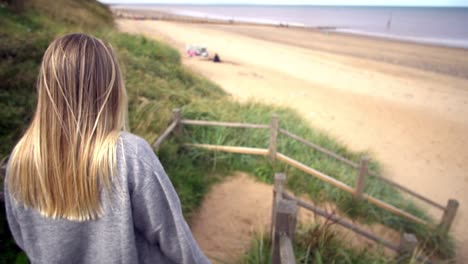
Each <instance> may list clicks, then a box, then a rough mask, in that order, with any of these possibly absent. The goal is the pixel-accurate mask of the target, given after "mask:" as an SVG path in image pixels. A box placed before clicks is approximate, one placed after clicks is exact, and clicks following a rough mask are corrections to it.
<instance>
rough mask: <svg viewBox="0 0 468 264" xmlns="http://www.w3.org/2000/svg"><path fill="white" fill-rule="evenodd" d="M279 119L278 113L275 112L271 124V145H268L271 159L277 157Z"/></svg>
mask: <svg viewBox="0 0 468 264" xmlns="http://www.w3.org/2000/svg"><path fill="white" fill-rule="evenodd" d="M278 125H279V119H278V115H276V114H273V116H272V117H271V125H270V145H269V146H268V151H269V153H270V159H272V160H275V159H276V143H277V138H278V129H279V126H278Z"/></svg>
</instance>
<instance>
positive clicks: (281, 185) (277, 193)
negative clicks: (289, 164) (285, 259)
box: [270, 173, 286, 237]
mask: <svg viewBox="0 0 468 264" xmlns="http://www.w3.org/2000/svg"><path fill="white" fill-rule="evenodd" d="M285 184H286V174H284V173H275V185H274V188H273V204H272V206H271V226H270V234H271V237H273V235H274V234H273V230H274V229H275V221H276V217H275V215H276V204H277V201H278V199H281V198H283V192H284V190H285Z"/></svg>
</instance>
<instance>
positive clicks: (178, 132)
mask: <svg viewBox="0 0 468 264" xmlns="http://www.w3.org/2000/svg"><path fill="white" fill-rule="evenodd" d="M172 119H174V121H177V126H176V127H175V129H174V135H176V136H177V137H179V136H181V135H182V124H181V123H180V120H182V113H181V112H180V108H175V109H173V110H172Z"/></svg>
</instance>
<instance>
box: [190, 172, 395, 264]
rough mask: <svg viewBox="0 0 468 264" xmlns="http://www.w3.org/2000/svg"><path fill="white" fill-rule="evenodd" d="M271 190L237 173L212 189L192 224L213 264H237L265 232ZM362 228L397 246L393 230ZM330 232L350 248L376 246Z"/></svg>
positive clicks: (308, 217)
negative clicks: (343, 240)
mask: <svg viewBox="0 0 468 264" xmlns="http://www.w3.org/2000/svg"><path fill="white" fill-rule="evenodd" d="M272 190H273V189H272V186H271V185H268V184H265V183H261V182H257V181H255V180H254V179H253V177H251V176H249V175H247V174H245V173H236V174H234V175H233V176H230V177H228V178H227V180H226V181H224V182H222V183H220V184H217V185H215V186H213V188H212V190H211V191H210V193H208V195H207V196H206V197H205V199H204V201H203V204H202V206H201V208H200V210H199V211H198V213H197V214H196V215H195V216H194V217H193V219H192V222H191V228H192V232H193V235H194V236H195V239H196V240H197V242H198V243H199V245H200V247H201V248H202V250H203V252H204V253H205V254H206V255H207V256H208V257H209V258H210V260H211V261H212V262H213V263H236V262H237V261H238V260H240V259H241V258H242V256H243V255H244V254H245V252H246V251H247V250H248V249H249V248H250V246H251V242H252V240H253V239H254V238H255V236H256V235H260V234H263V233H265V232H268V230H269V227H270V221H271V206H272ZM329 211H331V210H329ZM299 219H300V221H301V222H303V223H308V224H313V223H315V222H316V221H320V220H322V218H315V217H314V215H313V214H312V213H309V212H307V211H305V210H299ZM322 222H323V221H322ZM355 224H357V223H355ZM357 225H359V224H357ZM361 227H362V228H365V229H366V230H368V231H371V232H373V233H374V234H378V235H380V236H381V237H384V238H386V239H387V240H389V241H392V242H393V243H397V242H398V239H399V233H398V232H396V231H394V230H391V229H388V228H385V227H383V226H381V225H373V226H365V227H363V226H361ZM332 228H333V230H335V231H336V232H340V234H341V236H342V237H343V239H346V240H347V241H349V242H350V243H351V245H352V246H355V247H360V248H368V249H369V248H371V247H374V246H375V244H374V243H372V242H369V241H368V240H366V239H364V238H362V237H360V236H357V235H355V234H354V233H352V232H351V231H349V230H345V229H343V228H340V227H338V226H336V225H334V226H332ZM387 253H388V254H392V252H389V251H387Z"/></svg>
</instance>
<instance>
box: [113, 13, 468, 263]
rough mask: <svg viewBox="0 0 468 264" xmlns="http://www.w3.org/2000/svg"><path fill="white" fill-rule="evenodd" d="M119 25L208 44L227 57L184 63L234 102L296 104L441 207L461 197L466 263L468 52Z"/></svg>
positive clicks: (316, 36)
mask: <svg viewBox="0 0 468 264" xmlns="http://www.w3.org/2000/svg"><path fill="white" fill-rule="evenodd" d="M117 23H118V26H119V28H120V29H121V30H122V31H126V32H130V33H141V34H144V35H146V36H148V37H151V38H156V39H159V40H163V41H165V42H167V43H169V44H171V45H173V46H174V47H176V48H177V49H179V50H181V51H183V50H184V49H185V46H186V45H187V44H201V45H205V46H206V47H207V48H208V50H209V51H210V52H211V53H212V54H214V53H218V54H219V56H220V57H221V59H222V60H223V63H219V64H217V63H213V62H211V61H208V60H201V59H197V58H188V57H185V56H183V62H184V64H186V65H187V66H188V67H190V68H191V69H193V70H194V71H196V72H199V73H201V74H202V75H204V76H206V77H207V78H209V79H211V80H212V81H214V82H216V83H218V84H219V85H220V86H221V87H222V88H223V89H225V90H226V91H227V92H228V93H230V94H232V96H233V97H234V98H236V99H238V100H242V101H243V100H250V99H254V100H258V101H264V102H268V103H274V104H278V105H286V106H290V107H293V108H295V109H296V110H298V111H299V112H300V113H301V114H302V115H303V117H304V118H305V119H306V120H308V121H309V122H310V124H311V125H312V126H314V127H318V128H320V129H323V130H325V131H328V132H329V133H330V134H331V135H333V136H334V137H336V138H338V139H339V140H341V141H342V142H343V143H345V144H347V145H349V146H350V147H351V148H352V149H354V150H370V151H371V152H372V153H373V154H374V155H375V157H376V158H377V159H378V160H379V161H381V163H382V164H383V166H384V168H383V172H384V176H385V177H388V178H391V179H393V180H395V181H396V182H398V183H400V184H402V185H404V186H407V187H409V188H411V189H412V190H414V191H416V192H418V193H420V194H423V195H425V196H427V197H431V198H432V199H433V200H435V201H437V202H439V203H441V204H446V203H447V200H448V199H451V198H454V199H457V200H458V201H459V202H460V208H459V211H458V215H457V218H456V221H455V223H454V227H453V228H452V231H453V234H454V236H455V237H456V239H457V241H458V248H459V250H458V257H457V259H458V263H463V261H462V260H463V259H468V229H466V228H465V227H464V224H465V222H466V221H467V220H468V194H467V190H468V162H467V161H468V136H467V135H468V50H464V49H455V48H444V47H435V46H425V45H418V44H411V43H402V42H396V41H387V40H381V39H371V38H366V37H358V36H351V35H343V34H333V33H324V32H318V31H311V30H306V29H299V28H284V27H281V28H280V27H269V26H252V25H222V24H220V25H216V24H196V23H177V22H164V21H141V20H126V19H119V20H117ZM430 212H431V214H433V215H434V217H435V219H440V216H441V212H440V211H437V210H435V209H434V210H430Z"/></svg>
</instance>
